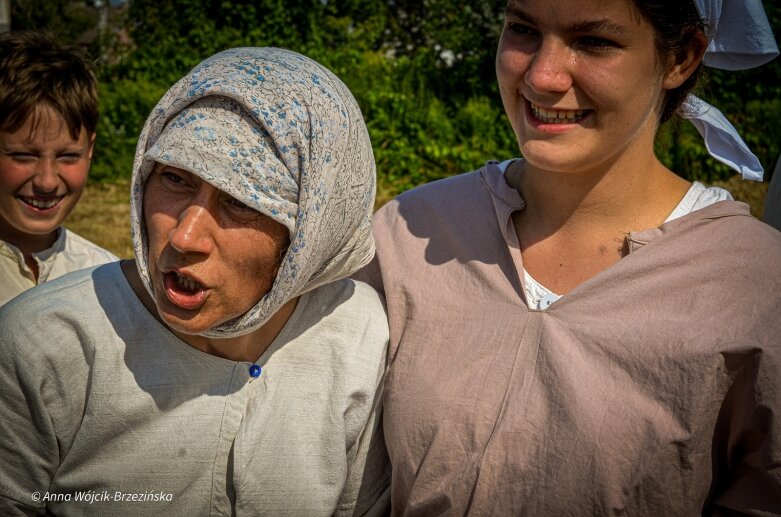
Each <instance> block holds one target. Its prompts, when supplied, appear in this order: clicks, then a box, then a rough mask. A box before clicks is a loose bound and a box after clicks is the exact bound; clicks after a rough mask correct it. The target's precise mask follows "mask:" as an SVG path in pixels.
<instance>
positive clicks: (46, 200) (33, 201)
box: [16, 196, 65, 210]
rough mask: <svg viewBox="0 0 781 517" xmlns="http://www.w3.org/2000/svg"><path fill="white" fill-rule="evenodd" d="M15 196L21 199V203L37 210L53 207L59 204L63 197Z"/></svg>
mask: <svg viewBox="0 0 781 517" xmlns="http://www.w3.org/2000/svg"><path fill="white" fill-rule="evenodd" d="M16 198H17V199H19V200H21V201H22V203H24V204H26V205H29V206H31V207H33V208H37V209H38V210H48V209H49V208H54V207H55V206H57V205H58V204H60V202H61V201H62V200H63V199H65V196H47V197H41V196H35V197H31V196H16Z"/></svg>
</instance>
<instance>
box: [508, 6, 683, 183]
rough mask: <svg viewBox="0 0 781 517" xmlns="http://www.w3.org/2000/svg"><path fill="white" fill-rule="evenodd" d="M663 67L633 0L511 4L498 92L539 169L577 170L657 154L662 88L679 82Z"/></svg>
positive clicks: (524, 150) (523, 146) (649, 29)
mask: <svg viewBox="0 0 781 517" xmlns="http://www.w3.org/2000/svg"><path fill="white" fill-rule="evenodd" d="M664 69H665V66H664V64H663V63H662V60H661V59H660V58H659V55H658V53H657V50H656V47H655V45H654V32H653V28H652V27H651V25H650V24H649V23H648V22H647V21H646V20H645V19H644V18H642V17H641V16H640V14H639V13H638V11H636V10H635V9H634V7H633V6H632V5H631V2H630V1H629V0H510V1H509V3H508V4H507V9H506V16H505V24H504V29H503V31H502V36H501V40H500V43H499V50H498V53H497V59H496V71H497V77H498V80H499V89H500V92H501V95H502V101H503V103H504V108H505V111H506V112H507V116H508V117H509V119H510V122H511V124H512V127H513V130H514V131H515V135H516V138H517V140H518V144H519V146H520V148H521V152H522V153H523V156H524V157H525V158H526V159H527V160H528V161H529V163H530V164H532V165H533V166H535V167H539V168H541V169H547V170H556V171H561V172H577V171H581V170H587V169H589V168H595V167H598V166H599V165H600V164H601V163H604V162H605V161H610V160H612V159H614V158H615V157H617V155H618V154H619V153H623V152H626V151H630V152H635V153H636V155H637V156H639V157H640V158H641V159H650V156H646V155H645V154H646V153H652V152H653V147H652V146H653V137H654V133H655V131H656V126H657V119H658V112H659V109H660V105H661V99H662V95H663V89H664V88H670V87H674V86H672V84H673V82H674V81H673V82H671V80H670V79H669V78H667V77H665V73H664ZM679 84H680V83H679ZM676 86H677V84H676Z"/></svg>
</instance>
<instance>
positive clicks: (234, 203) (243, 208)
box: [228, 198, 255, 212]
mask: <svg viewBox="0 0 781 517" xmlns="http://www.w3.org/2000/svg"><path fill="white" fill-rule="evenodd" d="M228 203H229V204H230V206H231V207H232V208H235V209H237V210H239V211H241V212H244V211H252V212H254V211H255V209H254V208H252V207H250V206H247V205H245V204H244V203H242V202H241V201H239V200H238V199H236V198H230V201H228Z"/></svg>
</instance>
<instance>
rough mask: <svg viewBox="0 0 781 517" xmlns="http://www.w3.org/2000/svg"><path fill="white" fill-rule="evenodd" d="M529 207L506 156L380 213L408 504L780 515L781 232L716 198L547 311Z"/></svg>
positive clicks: (395, 422) (510, 510)
mask: <svg viewBox="0 0 781 517" xmlns="http://www.w3.org/2000/svg"><path fill="white" fill-rule="evenodd" d="M522 206H523V201H522V199H521V197H520V196H519V195H518V193H517V192H516V191H514V190H512V189H510V188H509V187H508V186H507V184H506V183H505V182H504V178H503V176H502V175H501V173H500V172H499V170H498V169H497V168H496V166H495V165H491V164H489V165H487V166H486V167H485V168H483V169H482V170H480V171H478V172H476V173H471V174H466V175H462V176H458V177H454V178H450V179H447V180H443V181H441V182H437V183H433V184H430V185H427V186H424V187H422V188H418V189H415V190H414V191H411V192H409V193H407V194H405V195H402V196H401V197H400V198H399V199H398V200H397V201H394V202H391V203H389V205H387V206H386V207H385V208H383V209H382V210H380V212H379V213H378V214H377V216H376V217H375V223H374V228H375V238H376V240H377V247H378V254H377V257H376V259H375V261H374V262H373V263H372V264H371V265H370V266H369V267H368V269H365V270H364V271H363V272H362V273H361V274H360V275H359V277H361V278H364V279H369V280H371V281H372V283H374V284H375V285H377V286H378V288H380V289H381V290H382V291H383V292H384V295H385V298H386V301H387V306H388V314H389V319H390V329H391V344H390V347H391V350H390V360H391V361H392V363H391V367H390V371H389V377H388V382H387V384H386V392H385V414H384V429H385V436H386V440H387V444H388V449H389V453H390V457H391V462H392V464H393V481H392V501H393V504H394V513H395V514H402V513H406V514H407V515H438V514H441V513H445V514H447V515H464V514H467V513H468V514H472V515H533V516H562V515H573V516H581V515H633V516H637V515H646V516H662V515H664V516H671V515H681V516H684V515H686V516H691V515H700V514H701V512H703V508H704V514H706V515H711V514H713V513H714V512H715V513H717V511H716V508H717V507H722V508H731V509H734V510H738V511H743V512H746V513H749V514H753V515H778V514H781V428H780V427H779V426H780V425H781V420H779V416H780V415H781V392H779V389H780V388H781V234H779V232H777V231H776V230H774V229H772V228H770V227H768V226H766V225H764V224H762V223H759V222H758V221H756V220H755V219H753V218H751V217H750V215H749V213H748V207H747V206H746V205H744V204H742V203H737V202H732V201H725V202H720V203H716V204H714V205H712V206H710V207H708V208H705V209H702V210H699V211H696V212H694V213H691V214H689V215H688V216H685V217H683V218H680V219H677V220H675V221H671V222H670V223H667V224H665V225H663V226H662V227H660V228H655V229H651V230H647V231H643V232H639V233H634V234H631V235H630V237H629V244H630V253H629V255H628V256H626V257H625V258H624V259H622V260H621V261H620V262H618V263H617V264H615V265H614V266H613V267H611V268H609V269H608V270H606V271H604V272H602V273H601V274H599V275H597V276H596V277H594V278H592V279H591V280H589V281H587V282H585V283H584V284H582V285H580V286H579V287H577V288H576V289H574V290H573V291H571V292H570V293H568V294H566V295H565V296H564V297H563V298H561V299H560V300H559V301H558V302H556V303H554V304H553V305H551V306H550V307H549V308H548V309H547V310H545V311H530V310H528V309H527V307H526V305H525V303H524V299H523V295H522V293H523V289H522V288H521V284H520V281H519V272H520V271H522V269H521V268H522V263H521V253H520V251H519V249H518V246H517V242H516V240H515V237H514V232H513V229H512V222H511V220H510V214H511V213H512V212H513V211H514V210H517V209H521V208H522ZM763 512H764V513H763Z"/></svg>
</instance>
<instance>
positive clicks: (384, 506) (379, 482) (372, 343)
mask: <svg viewBox="0 0 781 517" xmlns="http://www.w3.org/2000/svg"><path fill="white" fill-rule="evenodd" d="M362 289H363V290H365V291H366V292H368V291H369V290H368V288H367V287H365V286H363V288H362ZM371 297H372V298H373V300H366V301H367V302H368V301H371V302H372V303H371V304H368V303H367V304H366V305H365V306H363V307H362V308H361V310H363V311H367V312H373V315H372V317H370V318H369V321H368V323H367V327H368V328H367V331H366V332H365V333H364V339H363V343H362V344H361V349H362V350H361V353H360V355H359V356H358V357H357V361H356V366H357V367H356V368H355V371H356V375H353V376H351V377H353V379H355V378H356V377H361V375H360V374H359V373H357V372H360V371H364V372H366V375H364V376H363V377H364V379H362V380H360V381H359V382H358V384H357V385H356V386H359V387H358V388H357V389H354V390H353V392H352V395H351V397H350V398H351V400H352V402H351V404H350V407H349V408H348V410H347V411H346V413H345V422H346V426H345V427H346V429H347V434H348V438H347V441H348V445H349V444H350V443H351V444H352V445H351V446H349V447H348V449H347V479H346V482H345V486H344V489H343V490H342V495H341V497H340V499H339V504H338V506H337V510H336V512H334V515H338V516H348V515H349V516H357V515H368V516H378V515H388V514H389V513H390V476H391V468H390V460H389V459H388V452H387V449H386V448H385V438H384V436H383V433H382V392H383V387H384V380H385V372H386V364H387V359H386V356H387V347H388V324H387V319H386V317H385V313H384V311H383V309H382V306H381V304H380V303H379V300H377V295H376V294H374V293H372V295H371ZM370 307H371V308H370ZM371 309H373V310H371ZM369 361H371V362H370V363H369ZM368 364H373V365H374V366H375V367H374V368H371V369H369V368H367V366H368ZM350 429H354V430H355V431H350Z"/></svg>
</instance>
